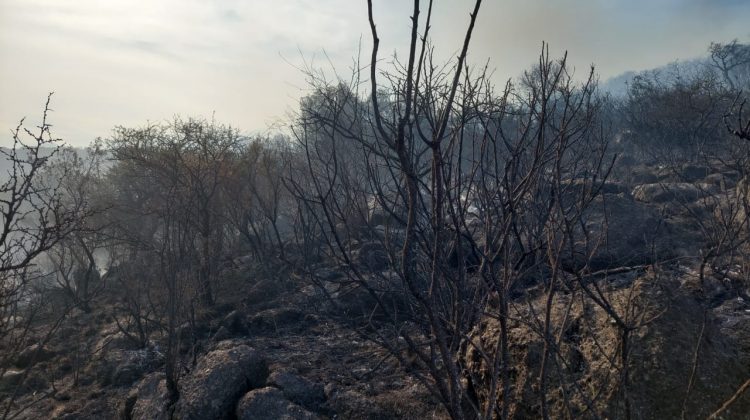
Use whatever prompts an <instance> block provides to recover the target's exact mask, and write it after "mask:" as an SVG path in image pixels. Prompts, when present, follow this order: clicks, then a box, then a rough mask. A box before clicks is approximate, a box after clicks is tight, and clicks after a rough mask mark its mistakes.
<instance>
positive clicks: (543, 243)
mask: <svg viewBox="0 0 750 420" xmlns="http://www.w3.org/2000/svg"><path fill="white" fill-rule="evenodd" d="M421 3H422V2H419V1H415V2H414V5H413V14H412V16H411V25H412V26H411V33H410V38H409V40H408V42H409V43H408V54H407V56H406V61H405V62H404V61H399V59H397V58H396V57H394V59H393V61H392V64H389V65H386V64H384V61H382V60H381V54H382V53H381V52H380V51H379V33H378V27H377V25H376V23H377V22H376V21H375V19H374V17H373V7H374V6H373V4H372V2H371V1H368V3H367V11H368V17H369V23H370V27H369V32H370V36H371V39H372V41H373V45H374V46H373V49H372V50H371V51H369V54H368V55H369V57H368V58H369V60H368V62H367V63H366V64H363V65H361V68H360V69H356V70H355V71H353V72H352V74H350V75H349V76H347V77H346V78H344V77H336V78H333V79H331V78H327V77H326V73H325V72H323V71H321V70H318V69H314V68H308V69H305V71H306V75H307V76H308V81H309V88H310V92H311V93H309V95H307V96H306V97H304V98H303V99H301V100H300V102H299V107H298V110H297V112H296V113H295V114H294V115H293V116H292V117H291V118H290V120H289V125H288V127H287V129H286V130H280V131H279V133H278V134H275V135H272V136H265V137H264V136H256V137H250V136H246V135H243V133H242V131H240V130H238V129H236V128H234V127H230V126H226V125H223V124H221V123H219V122H216V121H214V120H204V119H182V118H175V119H174V120H173V121H169V122H164V123H159V124H151V125H146V126H143V127H135V128H133V127H118V128H116V129H115V130H114V132H113V134H112V135H111V136H110V137H109V138H106V139H98V140H96V141H95V142H93V143H92V144H91V146H90V147H88V148H85V149H74V148H70V147H68V146H65V145H64V144H63V142H62V141H61V140H59V139H56V138H54V137H53V136H52V134H51V125H50V123H49V121H48V120H49V119H50V118H51V114H50V111H51V109H50V99H49V98H48V100H47V103H46V105H45V107H44V111H43V115H42V120H41V123H40V124H39V125H38V126H37V127H34V128H27V127H29V124H28V123H25V122H24V121H23V120H22V121H21V123H20V124H19V125H18V127H16V128H15V129H14V130H12V132H11V134H12V147H9V148H5V149H1V150H0V153H2V155H3V156H2V158H3V159H4V160H5V161H7V165H6V166H5V168H6V169H5V172H4V173H3V174H2V175H3V176H5V178H4V180H3V181H2V182H3V183H2V184H1V185H0V214H2V219H1V220H2V225H3V231H2V234H1V235H0V417H2V418H3V419H11V418H40V417H59V418H71V419H72V418H115V417H120V418H126V419H137V418H158V419H168V418H176V419H198V418H201V419H214V418H215V419H223V418H241V419H256V418H258V419H262V418H305V419H306V418H430V417H432V418H452V419H507V418H544V419H549V418H622V419H641V418H654V419H663V418H746V416H747V413H748V412H750V395H748V394H747V393H746V390H747V388H748V387H750V350H749V349H750V327H749V326H750V302H748V300H749V299H750V296H748V290H749V289H748V287H749V286H750V283H749V279H750V278H749V277H748V276H749V275H750V266H749V264H750V258H748V255H749V254H748V253H749V252H750V248H749V246H750V244H748V232H749V229H750V226H748V214H749V213H748V204H750V203H749V202H748V196H749V194H750V192H749V188H750V186H749V183H750V174H749V173H748V171H750V153H749V152H750V112H748V109H747V108H748V106H750V105H748V97H747V90H748V89H750V45H747V44H744V43H741V42H738V41H732V42H730V43H727V44H721V43H712V44H710V46H709V48H708V49H707V53H706V57H705V58H704V59H703V60H702V61H699V62H695V63H693V62H689V63H683V64H680V63H676V64H672V65H670V66H667V67H665V68H663V69H661V70H658V71H656V70H655V71H651V72H643V73H640V74H638V75H637V76H636V77H635V78H634V79H632V80H631V81H630V83H629V85H628V90H627V94H626V95H625V96H623V97H616V96H611V95H609V94H607V93H606V92H602V91H601V90H600V89H599V83H598V80H597V77H596V72H595V69H594V68H591V69H590V71H588V72H587V73H586V74H585V75H581V74H580V73H579V74H577V75H574V72H573V70H572V69H571V66H570V65H569V63H568V57H567V54H562V55H561V56H560V57H555V56H554V55H553V54H551V53H550V48H549V46H548V45H546V44H544V45H542V47H541V51H540V54H539V59H538V61H537V62H536V63H534V64H533V66H531V68H529V69H528V70H527V71H525V72H524V73H523V75H522V77H520V78H518V79H514V80H510V81H508V82H507V83H506V84H504V85H502V86H496V85H495V84H494V79H493V77H492V76H491V71H490V69H488V68H486V67H476V66H474V65H472V64H471V61H470V60H468V58H467V57H468V53H469V51H470V44H471V37H472V32H473V30H474V24H475V21H476V18H477V16H478V15H479V13H481V11H480V5H481V1H476V2H475V4H474V7H473V10H469V11H467V12H470V14H469V15H468V16H469V18H468V21H467V22H466V31H465V37H464V38H463V39H462V40H460V42H459V43H457V45H456V48H457V51H458V53H457V55H456V57H455V58H453V59H452V60H450V61H448V62H438V61H437V58H436V57H435V54H434V48H433V46H432V45H431V43H430V31H431V30H433V29H432V27H431V21H430V20H431V13H432V2H429V4H428V5H427V6H426V7H427V8H426V10H423V9H422V6H424V5H422V4H421Z"/></svg>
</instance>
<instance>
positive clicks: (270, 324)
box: [248, 308, 305, 334]
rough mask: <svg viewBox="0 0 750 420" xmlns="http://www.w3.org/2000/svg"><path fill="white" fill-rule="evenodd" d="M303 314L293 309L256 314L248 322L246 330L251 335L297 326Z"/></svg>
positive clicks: (302, 319)
mask: <svg viewBox="0 0 750 420" xmlns="http://www.w3.org/2000/svg"><path fill="white" fill-rule="evenodd" d="M304 319H305V314H304V313H303V312H302V311H300V310H299V309H294V308H274V309H267V310H265V311H261V312H259V313H257V314H256V315H255V316H253V317H252V318H250V320H249V321H248V330H249V331H250V332H252V333H255V334H257V333H264V332H266V333H267V332H275V331H276V330H278V329H279V328H284V327H290V326H295V325H299V324H300V323H302V322H303V321H304Z"/></svg>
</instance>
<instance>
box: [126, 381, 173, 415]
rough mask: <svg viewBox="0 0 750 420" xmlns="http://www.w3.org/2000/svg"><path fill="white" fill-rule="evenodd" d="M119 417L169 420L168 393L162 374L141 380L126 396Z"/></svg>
mask: <svg viewBox="0 0 750 420" xmlns="http://www.w3.org/2000/svg"><path fill="white" fill-rule="evenodd" d="M121 415H122V417H123V418H126V419H127V418H129V419H132V420H167V419H169V418H170V410H169V392H168V391H167V381H166V379H165V378H164V374H163V373H153V374H151V375H148V376H146V377H145V378H143V380H141V382H139V383H138V386H137V387H135V388H134V389H133V390H132V391H131V392H130V393H129V394H128V397H127V399H126V400H125V403H124V407H123V408H122V410H121Z"/></svg>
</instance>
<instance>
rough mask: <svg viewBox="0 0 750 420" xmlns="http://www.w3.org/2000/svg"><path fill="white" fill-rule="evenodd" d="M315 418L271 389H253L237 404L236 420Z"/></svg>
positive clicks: (306, 419) (307, 419) (277, 391)
mask: <svg viewBox="0 0 750 420" xmlns="http://www.w3.org/2000/svg"><path fill="white" fill-rule="evenodd" d="M316 418H317V417H316V416H315V415H314V414H313V413H311V412H309V411H307V410H305V409H304V408H302V407H300V406H298V405H296V404H294V403H292V402H291V401H289V400H287V399H286V398H284V393H283V392H281V391H280V390H278V389H276V388H272V387H265V388H260V389H255V390H252V391H250V392H248V393H247V394H245V396H244V397H242V399H241V400H240V402H239V404H237V419H238V420H266V419H276V420H313V419H316Z"/></svg>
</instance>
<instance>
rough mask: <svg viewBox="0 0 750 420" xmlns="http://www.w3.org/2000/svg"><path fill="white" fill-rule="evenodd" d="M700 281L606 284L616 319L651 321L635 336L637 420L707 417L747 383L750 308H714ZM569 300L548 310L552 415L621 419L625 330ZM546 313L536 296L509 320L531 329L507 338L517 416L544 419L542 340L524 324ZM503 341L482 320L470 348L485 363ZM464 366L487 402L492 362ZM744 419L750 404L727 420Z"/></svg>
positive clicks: (632, 367) (738, 406)
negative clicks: (553, 341)
mask: <svg viewBox="0 0 750 420" xmlns="http://www.w3.org/2000/svg"><path fill="white" fill-rule="evenodd" d="M609 282H615V279H609ZM694 282H695V279H694V278H691V279H689V280H685V279H682V278H675V277H671V275H669V274H664V275H653V273H651V274H646V275H643V276H641V277H638V278H637V279H635V280H634V281H632V282H627V281H623V282H622V283H624V284H625V285H624V286H622V285H621V286H620V287H613V286H612V285H609V284H608V283H607V282H603V281H602V282H601V283H600V286H601V287H603V288H605V292H604V293H605V294H606V295H607V297H608V301H609V302H610V303H611V304H612V308H613V309H614V310H615V311H617V313H625V311H627V310H631V311H635V313H636V314H638V315H637V316H639V317H641V316H642V317H643V319H644V320H645V322H643V323H641V324H639V326H638V327H637V328H635V329H634V330H633V331H632V332H631V333H630V335H629V357H630V363H629V365H628V370H629V373H630V374H629V382H630V386H629V388H628V400H629V401H630V410H631V416H632V418H644V419H666V418H680V415H681V413H682V412H683V409H684V410H686V411H685V412H687V413H690V415H689V417H690V418H706V417H707V416H708V415H709V414H711V412H713V410H715V409H716V408H718V407H719V406H721V404H722V403H723V402H724V401H726V400H727V399H728V398H729V397H730V396H732V394H733V393H734V392H735V391H736V389H737V388H738V387H739V386H740V385H741V384H742V383H743V382H744V381H745V380H747V378H748V377H750V367H748V366H750V363H749V362H750V334H748V329H747V328H744V327H741V326H742V325H746V324H747V323H748V322H749V321H750V315H749V314H748V313H747V312H746V310H745V309H746V308H747V306H746V305H742V307H741V308H736V307H735V306H736V305H729V306H727V305H721V306H719V307H718V308H715V309H711V308H710V307H709V306H707V305H706V301H705V299H703V297H702V294H700V293H696V289H695V288H693V287H692V286H691V283H694ZM570 299H571V298H570V297H569V296H559V297H558V298H557V299H556V300H555V301H554V303H553V307H552V311H551V320H552V323H553V325H555V326H556V327H555V328H559V329H560V335H559V337H560V338H559V340H560V341H559V344H557V345H556V350H555V352H554V354H553V355H551V356H550V357H551V358H552V360H554V363H551V364H550V366H553V367H552V368H551V369H550V371H549V376H548V390H549V391H548V394H547V398H546V401H547V404H548V408H549V410H550V412H554V413H583V412H586V411H589V412H592V411H593V413H596V414H597V416H601V417H602V418H625V408H624V398H623V393H622V389H621V387H620V381H619V379H618V376H617V375H619V372H621V359H620V343H621V330H620V329H619V328H618V327H617V326H616V325H615V324H614V322H612V318H611V317H610V316H609V315H608V314H607V313H606V312H605V311H604V310H602V309H601V307H599V306H597V305H595V304H593V303H588V304H586V305H582V304H579V303H576V302H575V301H572V302H571V300H570ZM544 305H545V300H544V297H540V298H538V299H535V300H534V301H533V302H530V303H529V306H528V307H526V308H524V307H522V306H519V307H518V308H516V309H514V313H512V314H511V318H512V319H517V320H521V319H523V320H527V321H525V322H517V321H514V322H511V323H510V329H509V336H510V338H509V341H510V343H511V345H510V358H511V361H510V363H511V371H512V377H511V380H512V387H513V393H514V399H513V402H512V403H510V404H511V407H510V409H511V413H515V416H516V417H523V418H540V417H541V411H540V410H541V408H540V395H539V386H540V384H539V367H540V363H541V355H542V351H543V347H544V341H543V338H542V337H541V336H540V334H539V333H538V332H537V331H534V330H533V328H530V327H529V325H530V324H533V322H536V321H532V322H528V320H529V319H534V317H537V316H538V314H540V313H544ZM532 308H533V311H532ZM628 308H630V309H628ZM535 314H536V315H535ZM498 334H499V324H498V323H497V322H496V321H495V320H494V319H486V320H485V321H483V323H482V325H481V326H480V327H478V328H477V329H476V330H475V332H474V333H473V342H474V343H476V344H477V345H478V346H479V347H480V348H481V349H483V351H484V354H485V355H487V357H489V358H490V359H489V360H492V359H491V358H492V357H493V355H494V349H495V347H494V343H496V342H497V336H498ZM696 348H699V351H698V353H697V355H698V356H697V359H696V358H695V357H696V356H695V354H696ZM678 349H679V351H677V350H678ZM465 360H466V363H467V370H466V372H467V378H466V380H467V381H468V382H469V383H471V384H472V385H473V388H472V389H474V390H476V392H477V399H478V401H479V402H480V403H482V404H483V403H486V402H487V401H486V399H487V398H488V396H487V394H486V393H487V389H488V388H489V387H488V386H487V385H488V384H489V382H488V381H489V380H490V379H491V378H492V377H493V376H492V375H493V371H492V369H491V367H490V364H488V363H487V360H488V359H486V358H485V357H484V356H482V355H481V354H480V353H479V351H478V350H476V349H475V348H473V347H472V346H470V347H469V348H468V349H467V352H466V355H465ZM693 370H695V375H694V377H693V379H692V386H691V389H690V393H689V395H688V383H690V382H691V376H692V372H693ZM582 385H583V386H582ZM561 389H565V390H567V391H566V393H565V394H563V393H561V392H560V390H561ZM499 398H500V397H498V399H499ZM683 403H684V404H685V405H684V407H683ZM568 410H571V411H568ZM748 410H750V400H748V399H747V398H742V399H739V400H738V401H737V402H736V403H735V405H734V406H733V407H732V408H731V410H730V411H731V412H727V413H725V414H726V417H725V418H744V417H743V416H742V413H747V412H748ZM584 417H585V416H584Z"/></svg>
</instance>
